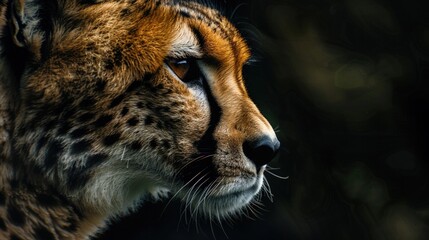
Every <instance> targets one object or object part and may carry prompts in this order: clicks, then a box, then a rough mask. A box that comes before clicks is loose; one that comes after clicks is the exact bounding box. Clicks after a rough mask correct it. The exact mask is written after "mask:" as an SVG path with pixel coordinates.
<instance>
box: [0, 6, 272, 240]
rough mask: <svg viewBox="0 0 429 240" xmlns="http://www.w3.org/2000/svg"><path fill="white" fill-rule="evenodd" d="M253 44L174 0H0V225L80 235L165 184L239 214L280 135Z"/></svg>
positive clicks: (195, 205)
mask: <svg viewBox="0 0 429 240" xmlns="http://www.w3.org/2000/svg"><path fill="white" fill-rule="evenodd" d="M249 57H250V50H249V48H248V46H247V45H246V42H245V41H244V40H243V38H242V37H241V36H240V34H239V32H238V31H237V30H236V28H234V26H233V25H232V24H231V23H230V22H229V21H228V20H227V19H226V18H225V17H223V16H222V15H221V14H220V12H219V11H217V10H215V9H213V8H211V7H209V6H207V4H201V3H198V2H197V1H178V0H98V1H97V0H93V1H91V0H0V239H44V240H50V239H89V238H90V237H91V236H94V235H95V234H96V233H97V232H100V231H102V229H103V227H104V226H105V225H106V222H107V221H108V220H109V219H111V218H112V217H115V216H118V215H123V214H127V213H128V212H130V211H133V210H135V208H136V207H137V206H138V205H139V204H141V203H142V202H144V201H145V199H147V198H161V197H163V196H165V195H166V194H168V193H170V194H172V195H174V196H175V197H177V198H179V199H182V200H183V201H185V202H186V204H188V205H189V206H190V207H191V208H192V209H195V210H194V211H197V212H199V213H200V214H202V215H206V216H212V217H216V218H219V219H221V218H224V217H226V216H231V215H234V214H239V213H240V211H241V210H242V209H244V208H245V207H246V206H248V204H249V203H250V202H252V201H253V200H254V199H255V196H257V195H258V194H259V193H260V190H261V187H262V185H263V174H264V171H265V167H266V164H267V163H268V162H269V161H270V160H272V159H273V157H274V156H275V155H276V153H277V152H278V149H279V146H280V143H279V141H278V139H277V137H276V135H275V132H274V131H273V129H272V127H271V125H270V124H269V122H268V121H267V120H266V119H265V118H264V117H263V116H262V114H261V113H260V111H259V110H258V108H257V107H256V106H255V104H254V103H253V102H252V100H251V99H250V98H249V96H248V93H247V91H246V88H245V86H244V79H243V75H242V68H243V65H244V64H246V63H247V62H248V60H249Z"/></svg>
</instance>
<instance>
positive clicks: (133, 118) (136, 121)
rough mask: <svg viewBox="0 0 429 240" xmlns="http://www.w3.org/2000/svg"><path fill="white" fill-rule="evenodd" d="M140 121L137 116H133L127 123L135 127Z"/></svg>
mask: <svg viewBox="0 0 429 240" xmlns="http://www.w3.org/2000/svg"><path fill="white" fill-rule="evenodd" d="M138 123H139V120H138V119H137V118H136V117H132V118H130V119H128V121H127V124H128V126H130V127H134V126H136V125H137V124H138Z"/></svg>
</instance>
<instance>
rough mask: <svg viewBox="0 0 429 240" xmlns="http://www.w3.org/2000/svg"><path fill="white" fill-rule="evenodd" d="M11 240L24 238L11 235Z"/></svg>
mask: <svg viewBox="0 0 429 240" xmlns="http://www.w3.org/2000/svg"><path fill="white" fill-rule="evenodd" d="M10 240H22V238H20V237H18V236H16V235H15V234H13V233H12V234H11V235H10Z"/></svg>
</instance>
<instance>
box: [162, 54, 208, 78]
mask: <svg viewBox="0 0 429 240" xmlns="http://www.w3.org/2000/svg"><path fill="white" fill-rule="evenodd" d="M166 64H167V66H168V67H169V68H170V69H171V71H173V72H174V74H176V76H177V77H178V78H179V79H180V80H182V81H183V82H185V83H189V82H192V81H195V80H199V75H200V74H199V69H198V66H197V63H196V60H195V59H167V60H166Z"/></svg>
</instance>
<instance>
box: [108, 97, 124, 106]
mask: <svg viewBox="0 0 429 240" xmlns="http://www.w3.org/2000/svg"><path fill="white" fill-rule="evenodd" d="M124 98H125V94H121V95H119V96H117V97H116V98H115V99H113V101H112V102H111V103H110V106H109V107H110V108H113V107H116V106H118V105H119V104H120V103H121V102H122V100H124Z"/></svg>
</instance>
